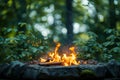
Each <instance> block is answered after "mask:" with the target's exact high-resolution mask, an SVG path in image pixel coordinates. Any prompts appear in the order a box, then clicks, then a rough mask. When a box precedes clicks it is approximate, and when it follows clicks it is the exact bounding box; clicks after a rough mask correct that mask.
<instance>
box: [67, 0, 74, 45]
mask: <svg viewBox="0 0 120 80" xmlns="http://www.w3.org/2000/svg"><path fill="white" fill-rule="evenodd" d="M72 3H73V0H66V28H67V41H66V43H67V44H71V43H72V41H73V10H72Z"/></svg>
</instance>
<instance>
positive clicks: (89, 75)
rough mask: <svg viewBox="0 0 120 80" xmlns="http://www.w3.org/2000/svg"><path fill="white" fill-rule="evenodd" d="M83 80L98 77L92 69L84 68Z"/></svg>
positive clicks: (92, 79)
mask: <svg viewBox="0 0 120 80" xmlns="http://www.w3.org/2000/svg"><path fill="white" fill-rule="evenodd" d="M80 78H81V80H95V79H97V77H96V75H95V73H94V72H93V71H92V70H82V72H81V73H80Z"/></svg>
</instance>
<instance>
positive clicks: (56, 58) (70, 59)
mask: <svg viewBox="0 0 120 80" xmlns="http://www.w3.org/2000/svg"><path fill="white" fill-rule="evenodd" d="M60 46H61V44H60V43H58V44H57V45H56V48H55V51H54V52H50V53H48V57H49V58H50V60H49V61H48V62H62V64H63V65H64V66H70V65H78V64H80V62H79V61H77V54H76V52H75V47H70V48H69V50H70V54H68V55H67V54H65V53H63V55H60V54H59V53H58V49H59V48H60ZM46 61H47V59H44V58H40V62H46Z"/></svg>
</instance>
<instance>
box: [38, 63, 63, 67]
mask: <svg viewBox="0 0 120 80" xmlns="http://www.w3.org/2000/svg"><path fill="white" fill-rule="evenodd" d="M39 65H40V66H56V65H62V62H40V63H39Z"/></svg>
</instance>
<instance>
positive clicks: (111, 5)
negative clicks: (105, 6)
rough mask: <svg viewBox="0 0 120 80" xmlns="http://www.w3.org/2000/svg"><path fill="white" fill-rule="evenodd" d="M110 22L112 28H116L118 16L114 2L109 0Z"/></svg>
mask: <svg viewBox="0 0 120 80" xmlns="http://www.w3.org/2000/svg"><path fill="white" fill-rule="evenodd" d="M109 20H110V28H116V14H115V4H114V0H109Z"/></svg>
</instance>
